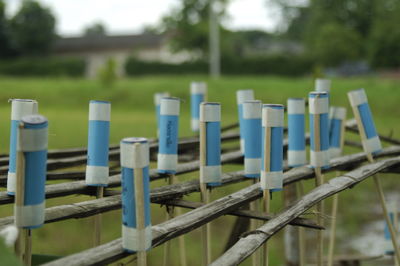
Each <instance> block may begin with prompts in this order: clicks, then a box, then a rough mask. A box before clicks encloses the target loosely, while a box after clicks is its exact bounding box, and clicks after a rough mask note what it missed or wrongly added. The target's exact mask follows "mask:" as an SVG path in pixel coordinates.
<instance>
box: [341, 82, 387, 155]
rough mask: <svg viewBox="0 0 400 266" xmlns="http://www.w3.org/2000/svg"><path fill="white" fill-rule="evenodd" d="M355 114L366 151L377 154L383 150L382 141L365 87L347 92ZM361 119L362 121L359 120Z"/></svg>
mask: <svg viewBox="0 0 400 266" xmlns="http://www.w3.org/2000/svg"><path fill="white" fill-rule="evenodd" d="M347 95H348V97H349V100H350V105H351V107H352V108H353V112H354V116H355V117H356V118H357V117H359V119H357V123H361V124H358V130H359V131H360V134H361V143H362V145H363V148H364V152H365V153H369V154H376V153H379V152H380V151H381V150H382V145H381V141H380V139H379V136H378V134H377V132H376V129H375V125H374V120H373V119H372V114H371V110H370V108H369V105H368V99H367V95H366V94H365V91H364V89H359V90H353V91H350V92H348V93H347ZM359 120H360V121H359Z"/></svg>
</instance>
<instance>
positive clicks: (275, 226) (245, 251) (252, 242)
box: [211, 157, 400, 266]
mask: <svg viewBox="0 0 400 266" xmlns="http://www.w3.org/2000/svg"><path fill="white" fill-rule="evenodd" d="M394 165H400V157H395V158H389V159H385V160H382V161H379V162H376V163H373V164H368V165H364V166H361V167H360V168H357V169H355V170H353V171H351V172H348V173H346V174H344V175H341V176H339V177H336V178H333V179H331V180H329V181H328V182H327V183H325V184H323V185H321V186H319V187H316V188H315V189H313V190H312V191H311V192H309V193H308V194H306V195H304V196H303V197H301V198H300V199H299V200H298V201H296V203H294V204H293V205H292V206H290V207H289V208H287V209H285V210H283V211H281V212H279V213H278V214H277V215H276V216H275V217H274V218H273V219H271V220H270V221H268V222H267V223H265V224H264V225H263V226H261V227H259V228H258V229H257V230H256V231H254V232H250V233H248V234H247V235H246V236H244V237H242V238H241V239H240V240H239V241H238V242H237V243H236V244H235V245H234V246H233V247H232V248H230V249H229V250H228V251H227V252H225V253H224V254H223V255H222V256H221V257H219V258H218V259H217V260H215V261H214V262H213V263H212V264H211V265H214V266H216V265H218V266H225V265H237V264H239V263H240V262H242V261H243V260H245V259H246V258H247V257H249V256H250V255H251V254H252V253H253V252H254V251H255V250H256V249H257V248H259V247H260V246H261V245H262V244H264V243H265V242H266V241H267V240H268V239H270V238H271V237H272V236H273V235H274V234H276V233H277V232H278V231H279V230H281V229H282V228H283V227H285V226H286V225H287V224H288V223H289V222H290V221H292V220H293V219H294V218H296V217H298V216H299V215H301V214H303V213H304V212H305V211H307V210H308V209H310V208H311V207H313V206H314V205H315V204H317V203H318V202H320V201H322V200H323V199H325V198H327V197H329V196H331V195H333V194H336V193H339V192H340V191H343V190H345V189H348V188H351V187H353V186H355V185H357V184H358V183H360V182H361V181H363V180H365V179H366V178H368V177H370V176H372V175H374V174H376V173H378V172H380V171H382V170H384V169H386V168H388V167H392V166H394Z"/></svg>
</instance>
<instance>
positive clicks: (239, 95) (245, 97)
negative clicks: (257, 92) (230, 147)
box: [236, 90, 254, 154]
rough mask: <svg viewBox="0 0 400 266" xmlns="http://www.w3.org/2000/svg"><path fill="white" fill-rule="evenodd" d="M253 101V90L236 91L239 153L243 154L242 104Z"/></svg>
mask: <svg viewBox="0 0 400 266" xmlns="http://www.w3.org/2000/svg"><path fill="white" fill-rule="evenodd" d="M252 100H254V91H253V90H239V91H236V102H237V105H238V115H239V132H240V151H241V152H242V154H244V132H243V130H244V129H243V103H244V102H245V101H252Z"/></svg>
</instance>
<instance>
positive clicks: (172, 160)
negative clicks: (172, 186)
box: [157, 153, 178, 171]
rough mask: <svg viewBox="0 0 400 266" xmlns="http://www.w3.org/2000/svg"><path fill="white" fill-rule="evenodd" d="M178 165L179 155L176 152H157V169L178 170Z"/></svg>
mask: <svg viewBox="0 0 400 266" xmlns="http://www.w3.org/2000/svg"><path fill="white" fill-rule="evenodd" d="M177 166H178V155H176V154H162V153H159V154H157V169H158V170H170V171H176V168H177Z"/></svg>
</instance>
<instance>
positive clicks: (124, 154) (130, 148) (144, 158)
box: [121, 143, 149, 169]
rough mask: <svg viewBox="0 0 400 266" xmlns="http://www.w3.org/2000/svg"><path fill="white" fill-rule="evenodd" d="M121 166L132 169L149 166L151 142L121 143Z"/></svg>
mask: <svg viewBox="0 0 400 266" xmlns="http://www.w3.org/2000/svg"><path fill="white" fill-rule="evenodd" d="M121 166H122V167H126V168H132V169H134V168H144V167H146V166H149V144H148V143H121Z"/></svg>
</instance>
